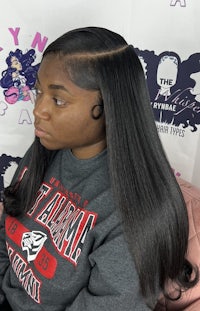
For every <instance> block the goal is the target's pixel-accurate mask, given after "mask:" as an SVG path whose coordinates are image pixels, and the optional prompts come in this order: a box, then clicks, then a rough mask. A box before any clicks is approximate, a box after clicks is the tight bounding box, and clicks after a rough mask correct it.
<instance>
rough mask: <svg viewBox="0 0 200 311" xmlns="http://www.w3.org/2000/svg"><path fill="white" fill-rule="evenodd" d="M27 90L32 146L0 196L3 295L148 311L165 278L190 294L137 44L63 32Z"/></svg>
mask: <svg viewBox="0 0 200 311" xmlns="http://www.w3.org/2000/svg"><path fill="white" fill-rule="evenodd" d="M36 94H37V97H36V105H35V109H34V116H35V134H36V139H35V141H34V143H33V145H32V146H31V148H30V149H29V150H28V152H27V153H26V155H25V157H24V159H23V160H22V162H21V164H20V165H19V168H18V170H17V172H16V174H15V176H14V179H13V182H12V184H11V186H10V187H8V188H7V189H6V191H5V199H4V205H5V211H6V214H4V216H3V220H2V229H1V231H2V233H1V243H0V245H1V249H0V258H1V261H0V265H1V269H0V271H1V288H2V295H1V297H2V300H3V298H4V297H6V299H7V301H8V303H9V305H10V306H11V308H12V309H13V310H15V311H18V310H20V311H23V310H29V311H31V310H34V311H35V310H53V311H58V310H59V311H61V310H69V311H75V310H77V311H78V310H86V311H90V310H95V311H98V310H99V311H100V310H115V311H121V310H127V311H130V310H150V309H153V308H154V307H155V305H156V301H157V298H158V296H159V294H160V292H165V284H166V282H167V281H168V280H169V279H170V280H172V281H174V282H177V284H178V285H179V288H180V291H179V292H180V293H181V290H182V288H183V287H184V288H185V289H186V288H190V287H192V286H193V285H194V284H195V283H196V282H197V276H196V277H193V278H191V274H192V270H193V268H192V266H191V265H190V263H189V262H188V261H186V259H185V253H186V249H187V239H188V218H187V211H186V207H185V203H184V200H183V197H182V195H181V192H180V188H179V186H178V184H177V182H176V180H175V178H174V175H173V172H172V170H171V168H170V165H169V163H168V161H167V159H166V156H165V154H164V151H163V148H162V145H161V142H160V140H159V137H158V134H157V131H156V127H155V123H154V119H153V115H152V110H151V107H150V102H149V96H148V92H147V87H146V84H145V78H144V73H143V70H142V67H141V64H140V62H139V60H138V57H137V56H136V54H135V52H134V48H133V47H132V46H130V45H128V44H127V43H126V41H125V40H124V39H123V38H122V37H121V36H120V35H118V34H116V33H114V32H112V31H109V30H107V29H103V28H98V27H87V28H81V29H76V30H72V31H69V32H67V33H66V34H64V35H63V36H61V37H60V38H58V39H57V40H55V41H54V42H53V43H51V44H50V45H49V46H48V47H47V49H46V50H45V52H44V55H43V59H42V62H41V65H40V68H39V71H38V77H37V81H36ZM4 222H5V236H4ZM180 241H181V243H180ZM6 245H7V249H6ZM166 295H167V293H166ZM178 296H179V294H178ZM173 298H174V297H173Z"/></svg>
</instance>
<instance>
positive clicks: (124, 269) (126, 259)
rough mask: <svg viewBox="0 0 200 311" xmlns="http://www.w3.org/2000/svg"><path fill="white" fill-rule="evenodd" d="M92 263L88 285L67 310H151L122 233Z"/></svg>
mask: <svg viewBox="0 0 200 311" xmlns="http://www.w3.org/2000/svg"><path fill="white" fill-rule="evenodd" d="M89 260H90V263H91V265H92V270H91V274H90V278H89V283H88V286H87V288H84V289H82V290H81V291H80V293H79V295H78V296H77V297H76V299H75V300H74V302H73V303H72V304H71V306H70V307H67V308H66V309H65V311H79V310H84V311H94V310H95V311H102V310H106V311H122V310H123V311H130V310H135V311H145V310H150V309H149V308H148V307H147V306H146V304H145V303H144V300H143V298H142V296H141V294H140V291H139V284H138V276H137V273H136V270H135V268H134V265H133V261H132V258H131V256H130V254H129V251H128V248H127V246H126V243H125V241H124V238H123V235H122V234H121V235H118V236H116V237H115V238H113V239H111V240H109V241H107V242H106V243H104V244H102V246H101V247H99V248H97V249H96V250H95V251H94V252H93V253H92V254H91V255H90V257H89Z"/></svg>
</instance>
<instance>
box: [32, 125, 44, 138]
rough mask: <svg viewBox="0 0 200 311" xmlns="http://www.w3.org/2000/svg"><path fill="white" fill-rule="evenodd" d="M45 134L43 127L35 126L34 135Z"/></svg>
mask: <svg viewBox="0 0 200 311" xmlns="http://www.w3.org/2000/svg"><path fill="white" fill-rule="evenodd" d="M46 135H47V132H45V131H44V130H43V129H41V128H40V127H35V136H37V137H39V138H41V137H44V136H46Z"/></svg>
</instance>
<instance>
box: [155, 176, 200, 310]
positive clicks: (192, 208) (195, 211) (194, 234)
mask: <svg viewBox="0 0 200 311" xmlns="http://www.w3.org/2000/svg"><path fill="white" fill-rule="evenodd" d="M177 181H178V183H179V185H180V188H181V191H182V193H183V196H184V199H185V202H186V205H187V209H188V217H189V245H188V252H187V258H188V259H189V260H190V262H191V263H193V264H194V265H196V266H198V268H199V273H200V189H198V188H196V187H195V186H193V185H192V184H190V183H189V182H186V181H185V180H183V179H180V178H178V179H177ZM167 310H179V311H181V310H187V311H200V281H199V282H198V284H197V285H196V286H195V287H193V288H192V289H191V290H188V291H186V292H183V293H182V296H181V298H180V299H178V300H177V301H170V300H166V299H164V298H161V300H160V302H159V303H158V304H157V306H156V308H155V311H167Z"/></svg>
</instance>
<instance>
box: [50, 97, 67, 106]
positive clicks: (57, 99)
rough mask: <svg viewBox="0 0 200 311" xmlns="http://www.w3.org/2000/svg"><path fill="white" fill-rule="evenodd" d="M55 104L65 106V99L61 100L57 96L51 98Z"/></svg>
mask: <svg viewBox="0 0 200 311" xmlns="http://www.w3.org/2000/svg"><path fill="white" fill-rule="evenodd" d="M53 100H54V102H55V104H56V105H57V106H65V105H66V101H64V100H62V99H59V98H55V97H54V98H53Z"/></svg>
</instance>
